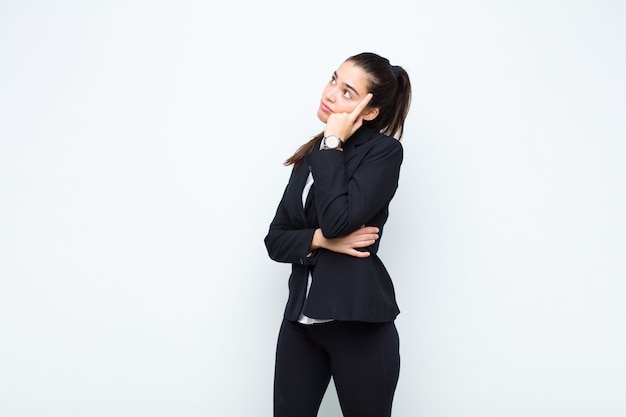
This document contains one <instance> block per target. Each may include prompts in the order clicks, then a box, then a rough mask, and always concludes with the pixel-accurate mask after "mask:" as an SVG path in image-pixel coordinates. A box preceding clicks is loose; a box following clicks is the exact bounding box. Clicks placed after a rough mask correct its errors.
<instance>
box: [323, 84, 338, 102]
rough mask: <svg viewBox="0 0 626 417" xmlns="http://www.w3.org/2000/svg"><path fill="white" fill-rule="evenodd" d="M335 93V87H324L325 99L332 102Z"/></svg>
mask: <svg viewBox="0 0 626 417" xmlns="http://www.w3.org/2000/svg"><path fill="white" fill-rule="evenodd" d="M336 95H337V89H336V88H335V87H328V88H327V89H326V100H328V101H330V102H332V103H334V102H335V96H336Z"/></svg>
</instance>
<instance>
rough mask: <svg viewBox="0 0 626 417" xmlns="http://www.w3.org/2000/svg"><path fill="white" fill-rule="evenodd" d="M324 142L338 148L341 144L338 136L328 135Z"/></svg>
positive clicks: (328, 145) (330, 146)
mask: <svg viewBox="0 0 626 417" xmlns="http://www.w3.org/2000/svg"><path fill="white" fill-rule="evenodd" d="M324 143H325V144H326V146H327V147H329V148H336V147H338V146H339V138H338V137H337V136H333V135H330V136H326V138H325V140H324Z"/></svg>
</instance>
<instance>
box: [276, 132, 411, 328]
mask: <svg viewBox="0 0 626 417" xmlns="http://www.w3.org/2000/svg"><path fill="white" fill-rule="evenodd" d="M402 157H403V152H402V145H401V144H400V142H399V141H398V140H396V139H394V138H392V137H389V136H386V135H383V134H380V133H377V132H374V131H372V130H370V129H368V128H367V127H361V128H360V129H359V130H357V131H356V132H355V133H354V134H353V135H352V137H350V139H349V140H348V141H347V142H346V143H345V144H344V151H343V152H341V151H336V150H317V149H316V150H314V151H313V152H311V153H310V154H308V155H307V156H306V162H303V163H302V164H300V165H299V166H297V167H295V168H294V169H293V170H292V172H291V177H290V179H289V183H288V184H287V187H286V189H285V192H284V194H283V197H282V199H281V201H280V204H279V205H278V209H277V210H276V215H275V217H274V219H273V221H272V223H271V224H270V227H269V232H268V234H267V236H266V237H265V246H266V247H267V251H268V254H269V256H270V258H271V259H273V260H275V261H278V262H287V263H291V264H292V272H291V277H290V278H289V299H288V301H287V306H286V308H285V314H284V317H285V319H287V320H290V321H296V320H297V319H298V317H299V315H300V313H301V312H303V313H304V314H305V315H307V316H308V317H312V318H316V319H336V320H345V321H348V320H356V321H367V322H387V321H392V320H393V319H394V318H395V317H396V316H397V315H398V313H399V312H400V311H399V309H398V306H397V304H396V299H395V293H394V288H393V283H392V281H391V277H390V276H389V274H388V272H387V270H386V269H385V266H384V265H383V263H382V262H381V260H380V259H379V258H378V256H377V255H376V253H377V251H378V246H379V244H380V239H378V240H377V241H376V243H375V244H373V245H372V246H370V247H368V248H365V249H364V250H368V251H370V252H371V255H370V256H369V257H367V258H363V259H361V258H356V257H353V256H349V255H344V254H339V253H336V252H331V251H328V250H325V249H318V250H315V251H314V252H313V253H312V254H310V255H309V256H307V254H308V252H309V245H310V244H311V241H312V239H313V234H314V232H315V229H316V228H318V227H319V228H321V229H322V233H323V234H324V236H325V237H327V238H333V237H337V236H343V235H346V234H348V233H351V232H353V231H354V230H356V229H358V228H359V227H360V226H362V225H367V226H377V227H378V228H379V229H380V235H381V237H382V230H383V226H384V224H385V222H386V221H387V217H388V214H389V202H390V201H391V199H392V197H393V196H394V194H395V192H396V189H397V187H398V178H399V174H400V165H401V164H402ZM309 170H311V172H312V174H313V178H314V180H315V182H314V184H313V188H312V189H311V191H310V192H309V197H310V198H309V199H308V200H307V204H306V207H305V208H303V207H302V190H303V189H304V185H305V183H306V179H307V177H308V175H309ZM309 270H310V271H311V273H312V276H313V282H312V285H311V289H310V292H309V296H308V298H307V297H306V287H307V280H308V274H309ZM305 298H306V302H305Z"/></svg>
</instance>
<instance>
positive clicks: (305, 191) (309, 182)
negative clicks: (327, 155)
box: [298, 172, 333, 324]
mask: <svg viewBox="0 0 626 417" xmlns="http://www.w3.org/2000/svg"><path fill="white" fill-rule="evenodd" d="M313 181H314V180H313V174H311V173H310V172H309V176H308V178H307V179H306V184H305V185H304V189H303V190H302V207H304V206H305V203H306V198H307V197H308V196H309V191H310V190H311V186H312V185H313ZM307 256H311V254H310V253H309V254H308V255H307ZM312 282H313V276H311V272H309V279H308V281H307V284H306V296H307V297H308V296H309V290H310V289H311V283H312ZM329 321H333V320H332V319H326V320H319V319H313V318H311V317H307V316H305V315H304V314H302V313H300V317H298V322H299V323H302V324H315V323H328V322H329Z"/></svg>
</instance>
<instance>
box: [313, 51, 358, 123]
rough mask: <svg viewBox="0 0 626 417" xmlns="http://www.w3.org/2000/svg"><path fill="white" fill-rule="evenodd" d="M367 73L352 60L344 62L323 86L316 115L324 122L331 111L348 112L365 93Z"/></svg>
mask: <svg viewBox="0 0 626 417" xmlns="http://www.w3.org/2000/svg"><path fill="white" fill-rule="evenodd" d="M367 86H368V79H367V73H366V72H365V71H363V70H362V69H361V68H359V67H357V66H355V65H354V64H353V63H352V62H350V61H348V62H344V63H343V64H342V65H341V66H340V67H339V68H337V71H335V72H334V73H333V75H332V77H331V79H330V81H329V82H328V84H326V87H324V92H323V93H322V100H321V102H320V107H319V108H318V109H317V117H318V118H319V119H320V120H321V121H322V122H324V123H326V122H327V121H328V116H329V115H330V114H332V113H350V112H352V111H353V110H354V108H355V107H356V105H357V104H359V103H360V102H361V101H362V100H363V99H364V98H365V96H366V95H367V93H368V91H367Z"/></svg>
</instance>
